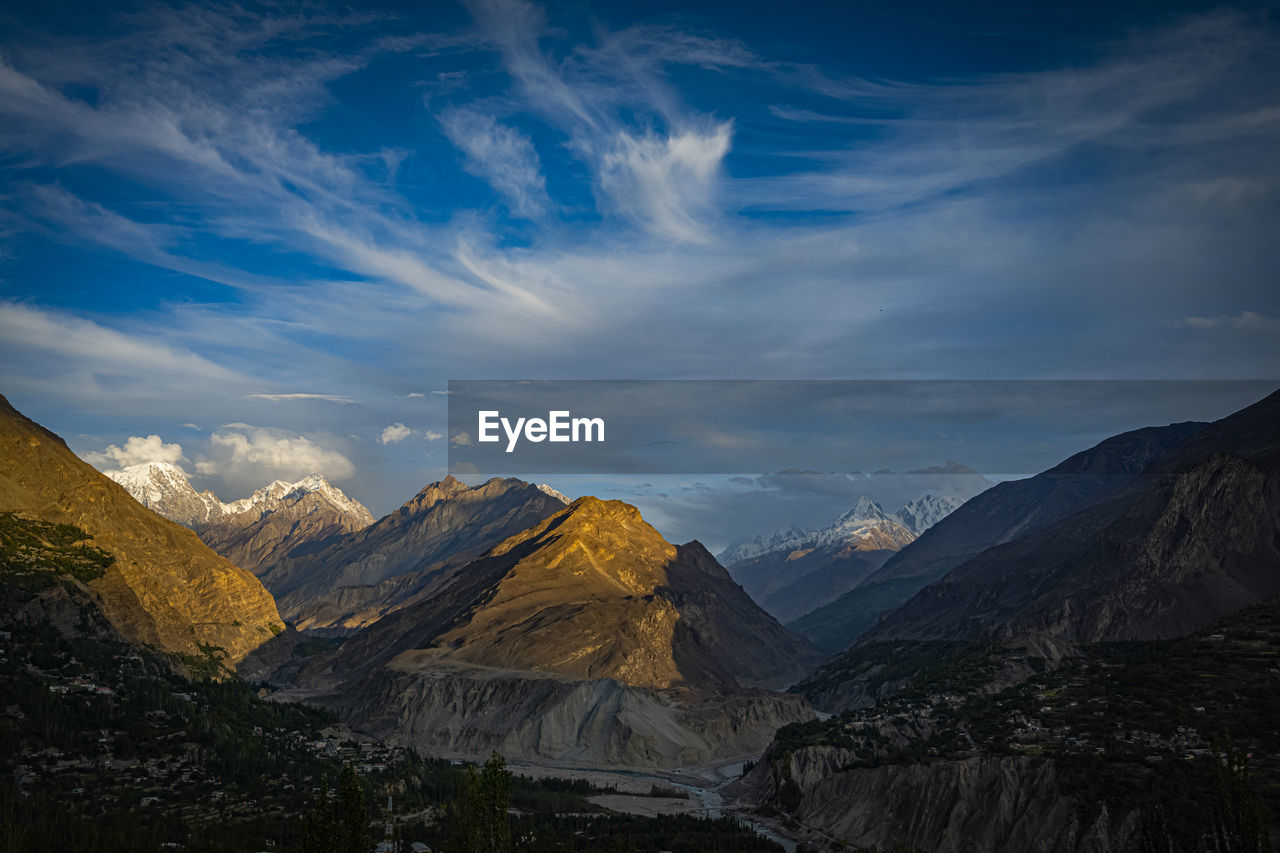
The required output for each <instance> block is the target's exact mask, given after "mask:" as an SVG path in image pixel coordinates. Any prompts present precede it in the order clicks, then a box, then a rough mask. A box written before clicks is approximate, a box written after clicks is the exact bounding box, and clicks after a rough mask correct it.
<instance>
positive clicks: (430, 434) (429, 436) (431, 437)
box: [422, 429, 444, 441]
mask: <svg viewBox="0 0 1280 853" xmlns="http://www.w3.org/2000/svg"><path fill="white" fill-rule="evenodd" d="M422 437H423V438H424V439H426V440H427V441H439V440H440V439H442V438H444V434H443V433H439V432H436V431H435V430H433V429H429V430H424V431H423V433H422Z"/></svg>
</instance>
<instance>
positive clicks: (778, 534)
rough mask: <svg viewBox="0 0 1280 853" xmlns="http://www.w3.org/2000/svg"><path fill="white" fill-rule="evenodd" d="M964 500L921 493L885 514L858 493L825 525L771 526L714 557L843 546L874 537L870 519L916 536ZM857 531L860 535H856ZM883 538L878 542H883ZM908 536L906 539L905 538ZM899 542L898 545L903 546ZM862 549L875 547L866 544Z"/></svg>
mask: <svg viewBox="0 0 1280 853" xmlns="http://www.w3.org/2000/svg"><path fill="white" fill-rule="evenodd" d="M962 503H964V500H963V499H962V498H958V497H954V496H941V495H934V494H931V493H925V494H922V495H920V496H919V497H916V498H913V499H912V500H911V501H909V502H908V503H907V504H906V505H905V506H903V507H902V508H901V509H899V510H898V511H897V512H895V513H892V514H888V513H886V512H885V511H884V509H883V508H882V507H881V506H880V504H878V503H876V502H875V501H873V500H871V499H870V498H868V497H865V496H864V497H861V498H859V499H858V501H857V502H856V503H855V504H854V505H853V507H851V508H850V509H849V510H848V511H846V512H844V513H842V514H841V515H840V516H839V517H837V518H836V520H835V521H834V522H832V523H831V524H830V525H828V526H827V527H824V528H822V529H820V530H810V529H808V528H805V527H795V526H793V527H788V528H785V529H782V530H775V531H774V532H773V533H769V534H763V535H758V536H755V537H754V538H752V539H747V540H742V541H740V542H736V543H734V544H733V545H730V546H729V547H727V548H725V549H724V550H723V551H721V552H720V553H719V554H718V555H717V556H716V559H717V560H719V561H720V562H721V564H723V565H726V566H732V565H734V564H735V563H740V562H742V561H743V560H749V559H751V558H752V557H758V556H760V555H761V554H768V553H771V552H774V551H795V550H799V549H803V548H830V547H832V546H835V545H839V546H841V547H843V546H844V545H847V544H852V543H853V542H854V541H855V540H868V541H870V542H875V541H876V536H875V534H876V531H875V530H874V528H875V526H876V525H874V524H873V522H882V521H891V522H893V523H895V524H898V525H901V526H902V527H903V528H905V529H906V530H907V532H908V533H910V534H911V538H912V539H914V538H915V537H917V536H919V535H920V534H921V533H923V532H924V531H925V530H927V529H929V528H930V527H932V526H933V525H934V524H937V523H938V521H940V520H941V519H943V518H945V517H946V516H947V515H949V514H950V513H951V512H954V511H955V509H956V507H958V506H960V504H962ZM860 534H861V535H860ZM903 538H904V537H902V536H901V534H898V533H897V532H896V531H892V528H890V532H889V534H888V541H898V540H901V539H903ZM884 541H886V540H884V539H881V540H880V542H881V543H883V542H884ZM909 541H911V540H907V542H909ZM907 542H902V544H900V545H899V546H898V547H904V546H905V545H906V544H907ZM865 550H877V549H875V548H866V549H865Z"/></svg>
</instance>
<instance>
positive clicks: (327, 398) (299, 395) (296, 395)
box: [244, 392, 355, 404]
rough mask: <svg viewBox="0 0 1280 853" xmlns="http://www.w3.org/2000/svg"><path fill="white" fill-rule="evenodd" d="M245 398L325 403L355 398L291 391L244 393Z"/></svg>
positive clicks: (351, 401)
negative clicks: (281, 392) (280, 392)
mask: <svg viewBox="0 0 1280 853" xmlns="http://www.w3.org/2000/svg"><path fill="white" fill-rule="evenodd" d="M244 396H245V399H247V400H271V401H273V402H279V401H281V400H321V401H323V402H326V403H344V404H345V403H354V402H355V400H353V399H351V398H350V397H347V396H344V395H342V394H308V393H305V392H293V393H290V394H245V395H244Z"/></svg>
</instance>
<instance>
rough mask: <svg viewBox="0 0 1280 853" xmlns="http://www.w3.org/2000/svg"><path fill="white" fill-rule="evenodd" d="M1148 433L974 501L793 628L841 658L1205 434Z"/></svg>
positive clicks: (1120, 439) (1103, 445) (1187, 427)
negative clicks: (882, 625)
mask: <svg viewBox="0 0 1280 853" xmlns="http://www.w3.org/2000/svg"><path fill="white" fill-rule="evenodd" d="M1204 426H1205V425H1204V424H1202V423H1180V424H1172V425H1170V426H1164V427H1148V428H1145V429H1138V430H1133V431H1131V432H1126V433H1123V434H1121V435H1117V436H1113V437H1111V438H1108V439H1106V440H1105V441H1102V442H1100V443H1099V444H1097V445H1096V446H1094V447H1092V448H1089V449H1088V450H1084V451H1081V452H1080V453H1077V454H1075V455H1073V456H1071V457H1070V458H1068V459H1066V460H1064V461H1063V462H1061V463H1059V464H1058V465H1056V466H1054V467H1053V468H1051V469H1049V470H1047V471H1044V472H1042V473H1040V474H1037V475H1036V476H1034V477H1030V478H1028V479H1025V480H1013V481H1008V482H1004V483H999V484H998V485H996V486H993V487H992V488H990V489H988V490H987V491H985V492H983V493H982V494H980V495H978V496H976V497H973V498H970V499H969V500H968V501H966V502H965V503H964V504H963V505H961V506H960V507H959V508H957V509H956V510H955V511H954V512H952V513H951V514H950V515H947V516H946V517H945V518H943V519H942V520H941V521H939V522H938V523H937V524H935V525H933V526H932V527H930V528H928V529H927V530H925V531H924V532H923V533H922V534H921V535H920V537H919V538H918V539H916V540H915V541H914V542H912V543H911V544H909V545H907V546H906V547H904V548H903V549H902V550H900V551H899V552H898V553H896V554H893V555H890V557H889V559H888V560H887V561H886V562H885V563H884V565H883V567H881V568H880V569H878V570H877V571H875V572H873V573H871V574H869V575H868V576H867V577H866V578H865V579H864V580H862V582H861V583H859V584H858V585H857V586H855V587H853V588H852V589H851V590H850V591H849V592H847V593H845V594H844V595H842V596H840V597H839V598H836V599H835V600H834V601H832V602H831V603H829V604H827V605H825V606H823V607H821V608H819V609H817V610H814V611H813V612H811V613H808V614H806V615H804V616H802V617H800V618H798V619H796V620H795V621H793V622H790V623H788V627H790V628H791V629H792V630H793V631H795V632H797V633H799V634H801V635H803V636H805V637H808V638H809V639H810V640H811V641H813V643H814V644H815V645H817V646H818V648H819V649H822V650H823V651H825V652H827V653H829V654H837V653H839V652H841V651H843V650H844V649H846V648H848V646H849V645H850V644H851V643H852V642H853V641H854V640H855V639H857V638H858V637H859V636H860V635H861V634H863V633H864V632H865V631H867V630H868V629H870V628H871V627H872V626H874V625H875V624H876V621H877V620H878V619H879V618H880V616H881V615H882V614H884V613H888V612H890V611H892V610H894V609H895V608H897V607H900V606H901V605H903V604H905V603H906V602H907V601H908V600H909V599H910V598H911V597H912V596H913V595H915V594H916V593H917V592H919V591H920V590H921V589H923V588H924V587H926V586H928V585H929V584H931V583H933V582H935V581H937V580H939V579H940V578H942V577H943V576H944V575H946V573H947V572H949V571H951V570H952V569H954V568H956V567H957V566H959V565H961V564H962V563H964V562H966V561H968V560H970V559H972V558H974V557H976V556H977V555H978V554H980V553H982V552H983V551H985V550H987V549H988V548H991V547H993V546H996V545H1000V544H1002V543H1006V542H1010V541H1012V540H1014V539H1016V538H1018V537H1021V536H1024V535H1027V534H1029V533H1032V532H1034V531H1036V530H1039V529H1041V528H1044V527H1046V526H1048V525H1050V524H1052V523H1054V522H1056V521H1058V520H1060V519H1062V518H1064V517H1065V516H1068V515H1070V514H1072V513H1074V512H1076V511H1077V510H1079V509H1082V508H1083V507H1086V506H1089V505H1090V504H1093V503H1095V502H1096V501H1098V500H1100V499H1101V498H1103V497H1104V496H1106V495H1108V494H1111V493H1113V492H1115V491H1117V490H1118V489H1121V488H1123V487H1124V486H1125V485H1127V484H1128V483H1129V482H1130V481H1131V480H1132V479H1133V478H1134V477H1135V476H1137V475H1138V474H1140V473H1141V472H1142V471H1143V470H1144V469H1146V468H1147V467H1148V466H1149V465H1151V463H1152V462H1154V461H1155V460H1156V459H1158V458H1159V457H1161V456H1163V455H1164V454H1166V453H1168V452H1169V451H1171V450H1173V449H1174V448H1175V447H1177V446H1179V445H1180V444H1182V443H1183V442H1184V441H1186V440H1187V439H1188V438H1190V437H1191V436H1193V435H1195V434H1196V433H1197V432H1199V431H1200V430H1201V429H1203V428H1204Z"/></svg>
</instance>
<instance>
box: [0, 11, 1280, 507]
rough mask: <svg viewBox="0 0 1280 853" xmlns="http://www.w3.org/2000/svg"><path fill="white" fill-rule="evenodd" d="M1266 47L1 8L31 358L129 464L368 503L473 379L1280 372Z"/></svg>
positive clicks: (32, 391) (82, 433)
mask: <svg viewBox="0 0 1280 853" xmlns="http://www.w3.org/2000/svg"><path fill="white" fill-rule="evenodd" d="M1029 6H1034V7H1035V8H1027V7H1029ZM1278 48H1280V38H1278V32H1277V21H1276V15H1275V12H1274V10H1273V9H1272V8H1271V7H1269V6H1267V5H1251V6H1238V5H1237V6H1204V5H1200V4H1167V3H1165V4H1159V5H1156V4H1091V5H1089V4H1086V5H1082V4H1079V3H1071V4H1059V5H1056V6H1055V5H1052V4H991V3H987V4H965V5H962V4H943V3H934V4H913V5H902V4H869V3H847V4H818V3H792V4H786V6H785V7H779V6H778V4H763V3H761V4H742V3H727V2H725V3H706V4H690V3H652V2H646V3H625V4H624V3H589V2H571V3H563V4H554V3H553V4H547V5H539V4H533V3H527V2H517V0H477V2H470V3H463V4H452V3H428V4H421V3H394V4H384V5H372V4H370V5H358V6H350V5H333V6H329V5H325V4H323V3H318V2H308V3H304V4H294V3H270V4H244V5H225V6H220V5H217V4H208V3H203V4H198V5H190V6H184V5H168V4H156V3H140V4H120V5H115V4H110V3H94V4H88V3H67V2H62V3H48V2H42V3H10V4H6V7H5V10H4V11H3V12H0V371H3V373H2V375H0V382H2V383H3V393H5V394H6V395H7V396H8V397H9V398H10V399H11V401H12V402H13V403H14V404H15V405H16V406H18V408H19V409H21V410H22V411H24V412H25V413H27V414H28V415H30V416H32V417H34V418H36V419H37V420H39V421H41V422H42V423H44V424H46V425H47V426H49V427H50V428H52V429H54V430H56V431H58V432H59V433H60V434H62V435H64V436H65V437H66V438H67V439H68V441H69V442H70V444H71V445H72V447H73V448H74V449H76V450H77V451H78V452H80V453H82V454H85V455H88V456H89V457H90V458H93V459H95V460H96V461H98V462H99V464H102V465H103V466H104V467H106V466H110V465H114V464H120V463H122V462H127V461H137V460H140V459H142V458H146V457H155V456H157V454H158V455H159V456H161V457H164V458H171V459H175V460H177V461H178V462H179V463H180V464H182V465H183V467H184V468H185V469H186V470H188V471H189V472H190V473H191V474H192V475H193V476H194V477H195V478H196V481H197V483H198V484H199V485H207V486H212V487H214V488H215V489H216V490H217V491H218V492H219V494H221V495H222V496H224V497H235V496H238V495H241V494H243V493H245V492H246V491H247V490H248V489H250V488H252V487H253V486H255V485H260V484H261V483H262V482H264V481H265V479H269V478H270V477H274V476H282V477H292V476H301V475H302V474H304V473H306V472H307V470H310V469H311V468H319V469H321V471H322V473H325V474H327V475H328V476H330V477H332V478H333V479H334V480H335V481H336V482H338V483H339V485H341V486H343V487H344V488H346V489H347V490H348V491H350V492H351V493H352V494H353V495H355V496H356V497H358V498H360V499H361V500H363V501H365V502H366V503H367V504H368V505H369V506H370V507H371V508H372V509H373V510H374V511H375V513H380V512H385V511H388V510H390V509H391V508H393V507H394V506H396V505H398V504H399V503H400V502H401V501H402V500H404V499H406V498H407V497H408V496H410V495H411V494H412V493H413V492H414V491H416V490H417V489H418V488H419V487H421V485H423V484H424V483H425V482H427V481H428V480H430V479H433V478H435V477H437V476H439V475H440V474H441V473H442V472H443V469H444V463H445V448H444V446H443V445H444V441H443V440H442V439H441V438H439V437H438V436H439V434H441V433H443V432H444V426H445V414H444V413H445V408H444V407H445V398H444V396H443V395H440V394H435V393H433V392H437V391H440V390H442V389H444V388H445V385H446V382H447V381H448V380H449V379H451V378H452V379H463V378H469V379H475V378H524V377H537V378H657V379H666V378H876V379H882V378H889V379H893V378H1062V377H1069V378H1126V379H1128V378H1231V379H1238V378H1254V379H1257V378H1262V379H1269V378H1275V376H1276V369H1275V365H1276V364H1277V363H1280V360H1278V359H1277V355H1280V295H1278V294H1280V288H1277V287H1276V272H1275V270H1276V269H1277V260H1278V258H1277V254H1278V252H1277V249H1276V247H1277V246H1280V233H1277V232H1280V217H1278V216H1277V213H1278V212H1280V211H1278V210H1277V208H1278V205H1277V200H1278V199H1280V145H1277V141H1278V138H1280V97H1278V96H1277V92H1280V61H1278V60H1277V57H1280V49H1278ZM1210 408H1212V407H1211V406H1207V404H1199V403H1197V401H1195V400H1188V401H1187V412H1186V417H1188V418H1191V417H1214V416H1220V415H1221V414H1225V412H1221V411H1216V410H1213V411H1209V410H1204V411H1202V410H1201V409H1210ZM1136 425H1137V424H1117V425H1116V426H1119V427H1121V428H1123V427H1125V426H1136ZM153 435H154V436H158V437H159V438H158V439H157V440H156V441H147V440H145V439H147V437H149V436H153ZM1098 437H1101V435H1099V436H1098ZM130 438H134V439H136V440H135V441H134V442H133V443H132V444H130V443H129V440H130ZM112 447H114V448H115V450H114V451H112V450H110V448H112ZM175 447H177V448H179V449H177V450H175V449H174V448H175ZM1064 449H1065V450H1067V452H1069V451H1070V450H1071V449H1075V448H1073V447H1072V448H1064ZM1057 452H1058V451H1057V450H1056V449H1052V450H1048V451H1046V460H1045V461H1046V464H1052V463H1053V462H1055V461H1057V460H1056V459H1055V458H1050V457H1052V456H1053V454H1054V453H1057ZM942 461H944V460H942V459H929V460H920V464H921V465H929V464H940V463H941V462H942ZM959 461H961V462H963V461H964V460H959Z"/></svg>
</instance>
